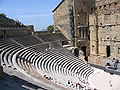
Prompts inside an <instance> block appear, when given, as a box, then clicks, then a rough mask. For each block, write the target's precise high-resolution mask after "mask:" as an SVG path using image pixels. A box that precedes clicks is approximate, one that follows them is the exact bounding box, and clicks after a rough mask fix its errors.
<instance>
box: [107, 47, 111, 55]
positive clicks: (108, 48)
mask: <svg viewBox="0 0 120 90" xmlns="http://www.w3.org/2000/svg"><path fill="white" fill-rule="evenodd" d="M110 52H111V50H110V46H106V53H107V57H110Z"/></svg>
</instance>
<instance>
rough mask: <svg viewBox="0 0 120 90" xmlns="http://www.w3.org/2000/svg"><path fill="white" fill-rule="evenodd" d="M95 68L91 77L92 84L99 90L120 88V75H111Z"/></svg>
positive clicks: (118, 89) (117, 89)
mask: <svg viewBox="0 0 120 90" xmlns="http://www.w3.org/2000/svg"><path fill="white" fill-rule="evenodd" d="M94 69H95V73H94V75H92V77H91V79H90V84H91V85H92V86H93V87H94V88H97V89H98V90H120V76H119V75H114V74H113V75H111V74H110V73H107V72H104V71H103V70H100V69H96V68H94Z"/></svg>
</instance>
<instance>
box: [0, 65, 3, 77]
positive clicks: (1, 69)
mask: <svg viewBox="0 0 120 90" xmlns="http://www.w3.org/2000/svg"><path fill="white" fill-rule="evenodd" d="M2 78H3V67H2V66H1V67H0V79H2Z"/></svg>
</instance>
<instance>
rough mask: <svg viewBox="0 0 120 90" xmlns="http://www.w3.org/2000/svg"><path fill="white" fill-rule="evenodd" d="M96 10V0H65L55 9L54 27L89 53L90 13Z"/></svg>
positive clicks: (86, 53)
mask: <svg viewBox="0 0 120 90" xmlns="http://www.w3.org/2000/svg"><path fill="white" fill-rule="evenodd" d="M94 10H95V0H63V1H62V2H61V3H60V4H59V5H58V6H57V7H56V8H55V9H54V10H53V13H54V27H55V29H59V30H60V31H61V32H62V33H63V34H64V35H65V36H66V37H67V38H68V39H69V40H71V42H72V45H73V46H75V47H79V48H80V49H82V50H83V49H84V52H85V55H87V56H88V55H89V29H88V27H89V14H90V13H92V12H94ZM61 12H62V13H61Z"/></svg>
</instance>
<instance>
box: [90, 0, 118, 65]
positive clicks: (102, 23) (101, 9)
mask: <svg viewBox="0 0 120 90" xmlns="http://www.w3.org/2000/svg"><path fill="white" fill-rule="evenodd" d="M107 1H108V2H109V3H108V2H106V0H105V2H106V3H107V5H110V6H111V4H113V3H114V7H109V8H107V5H103V4H105V2H102V0H101V2H99V5H100V6H99V5H98V4H97V5H98V7H97V11H96V12H95V13H93V14H91V15H89V22H90V26H89V29H90V58H89V62H90V63H95V64H99V65H104V64H105V59H106V58H111V59H113V58H115V59H118V60H119V61H120V51H119V50H120V32H119V30H120V10H119V8H120V7H117V5H119V6H120V3H119V2H115V1H117V0H107ZM113 1H114V2H113ZM115 3H117V4H115ZM101 5H103V6H101ZM113 8H114V9H113Z"/></svg>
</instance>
